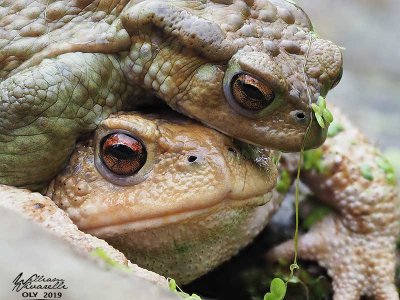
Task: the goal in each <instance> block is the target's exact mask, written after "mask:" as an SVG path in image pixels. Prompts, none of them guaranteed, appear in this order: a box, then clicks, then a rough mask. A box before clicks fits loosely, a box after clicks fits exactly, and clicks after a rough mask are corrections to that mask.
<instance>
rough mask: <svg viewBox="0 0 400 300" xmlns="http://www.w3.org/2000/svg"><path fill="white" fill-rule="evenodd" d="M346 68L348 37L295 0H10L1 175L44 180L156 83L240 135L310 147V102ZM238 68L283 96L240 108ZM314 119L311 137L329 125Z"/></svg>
mask: <svg viewBox="0 0 400 300" xmlns="http://www.w3.org/2000/svg"><path fill="white" fill-rule="evenodd" d="M341 68H342V55H341V52H340V50H339V48H338V47H337V46H336V45H334V44H333V43H331V42H329V41H325V40H322V39H319V38H317V37H316V36H314V35H313V32H312V26H311V23H310V21H309V19H308V17H307V16H306V14H305V13H304V12H303V11H302V10H301V9H300V8H298V7H297V6H295V5H294V4H292V3H289V2H287V1H284V0H270V1H266V0H257V1H221V0H219V1H217V0H215V1H178V0H173V1H160V0H147V1H128V0H124V1H116V0H114V1H112V0H109V1H99V0H97V1H96V0H73V1H61V0H60V1H48V0H40V1H34V2H32V1H28V0H18V1H14V0H13V1H11V0H5V1H2V3H1V4H0V183H2V184H7V185H14V186H24V187H28V188H30V189H34V190H38V189H40V188H42V187H43V186H44V185H45V184H46V183H48V182H49V180H51V178H53V177H54V176H55V175H56V174H57V173H58V172H59V171H60V170H61V169H62V167H63V166H64V165H65V163H66V161H67V159H68V157H69V155H70V153H71V151H72V150H73V148H74V145H75V142H76V140H77V139H78V138H79V137H81V136H82V135H85V134H87V133H90V132H92V131H93V130H94V129H95V128H96V127H97V125H98V124H99V123H100V122H101V121H102V120H103V119H105V118H107V117H108V116H109V115H110V114H111V113H113V112H116V111H120V110H130V109H132V108H134V107H137V106H139V105H143V104H146V103H149V102H151V100H149V99H150V98H151V96H152V95H157V97H158V98H159V99H161V100H162V101H164V102H165V103H166V104H168V105H169V106H170V107H172V108H173V109H175V110H177V111H179V112H181V113H183V114H185V115H187V116H190V117H192V118H194V119H197V120H199V121H201V122H202V123H204V124H206V125H208V126H210V127H213V128H215V129H217V130H219V131H221V132H223V133H226V134H227V135H229V136H232V137H234V138H236V139H239V140H242V141H245V142H249V143H252V144H257V145H261V146H264V147H269V148H273V149H278V150H282V151H298V150H300V149H301V147H302V144H303V140H304V136H305V132H306V131H307V126H308V124H309V123H310V118H314V117H313V114H312V111H311V108H310V103H311V102H315V101H316V99H317V98H318V96H323V97H325V96H326V94H327V92H328V91H329V89H331V88H332V87H333V85H334V84H335V82H337V81H338V79H339V77H340V73H341ZM238 72H242V73H247V74H250V75H252V76H254V77H255V78H258V79H259V80H260V81H262V82H263V83H264V84H266V85H267V86H268V87H270V88H271V89H272V90H273V91H274V93H275V99H274V101H273V102H272V103H271V104H270V105H268V106H267V107H266V108H265V109H263V110H261V111H258V112H256V113H251V114H249V113H248V112H243V111H240V110H238V109H237V107H236V108H235V106H234V105H232V103H231V102H232V101H230V102H229V101H228V100H229V98H230V97H229V85H230V80H231V78H232V76H234V75H235V74H237V73H238ZM231 100H232V99H231ZM298 112H302V113H303V115H304V118H301V119H299V118H297V117H296V116H297V113H298ZM312 123H313V125H312V126H311V128H310V130H309V135H308V138H307V140H306V141H305V147H306V148H312V147H317V146H318V145H320V144H322V143H323V141H324V140H325V137H326V129H322V128H320V127H319V126H318V124H317V122H312Z"/></svg>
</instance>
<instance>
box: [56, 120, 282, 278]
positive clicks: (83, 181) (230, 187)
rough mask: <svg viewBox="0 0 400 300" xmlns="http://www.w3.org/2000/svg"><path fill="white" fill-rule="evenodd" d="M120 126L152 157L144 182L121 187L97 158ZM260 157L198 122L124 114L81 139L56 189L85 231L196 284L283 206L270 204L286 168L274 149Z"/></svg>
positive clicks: (61, 202)
mask: <svg viewBox="0 0 400 300" xmlns="http://www.w3.org/2000/svg"><path fill="white" fill-rule="evenodd" d="M115 132H125V133H129V134H130V135H131V136H133V137H135V138H137V139H140V140H141V141H143V143H144V144H145V146H146V149H147V157H148V159H147V162H146V164H145V165H144V166H143V168H142V169H141V170H139V172H138V173H137V174H135V175H134V176H135V177H143V178H144V180H143V181H140V180H139V183H137V184H130V185H126V186H120V185H116V184H114V181H115V180H118V179H117V178H115V177H114V178H113V177H112V176H111V177H107V179H106V178H105V177H104V176H103V175H104V170H101V169H100V168H101V165H99V164H102V162H101V161H97V162H96V163H95V161H96V157H97V155H98V154H99V153H98V152H97V151H96V147H98V145H100V144H101V140H102V138H101V137H102V136H103V134H110V133H115ZM190 157H196V159H195V161H192V160H191V159H189V158H190ZM259 158H260V159H261V158H262V159H263V162H262V166H259V165H256V164H255V163H253V162H252V161H250V160H247V159H245V158H244V157H243V156H242V155H241V154H240V153H239V152H238V150H235V146H234V145H233V142H232V139H230V138H228V137H226V136H223V135H222V134H220V133H218V132H216V131H215V130H212V129H209V128H205V127H203V126H201V125H199V124H194V123H193V122H190V121H188V120H186V121H184V120H182V119H181V118H179V119H176V118H175V117H172V118H169V119H154V117H152V116H141V115H138V114H129V115H127V114H122V115H116V116H112V117H110V118H108V119H107V120H105V121H103V122H102V123H101V124H100V126H99V128H98V129H97V130H96V135H95V137H94V139H93V140H91V141H88V142H86V143H84V144H79V145H78V146H77V148H76V151H75V152H74V154H73V155H72V157H71V161H70V163H69V165H68V166H67V167H66V169H65V170H64V171H63V172H62V173H61V174H60V175H59V176H57V177H56V179H55V180H54V182H53V183H52V185H51V186H50V188H49V191H48V195H49V196H50V197H51V198H52V199H53V201H54V202H55V203H56V204H57V205H58V206H59V207H60V208H62V209H64V210H65V211H66V212H67V214H68V215H69V217H70V218H71V219H72V220H73V222H74V223H75V224H77V225H78V227H79V228H80V229H81V230H83V231H85V232H88V233H91V234H94V235H96V236H98V237H100V238H104V239H106V240H107V241H108V242H109V243H110V244H111V245H113V246H115V247H116V248H118V249H119V250H121V251H123V253H124V254H125V255H127V257H128V258H129V259H130V260H132V261H134V262H138V263H139V264H140V266H142V267H144V268H149V269H151V270H153V271H156V272H158V273H160V274H163V275H165V276H169V277H173V278H174V279H176V280H178V281H179V282H180V283H187V282H190V281H192V280H193V279H195V278H197V277H199V276H201V275H202V274H204V273H206V272H207V271H209V270H211V269H213V268H215V267H216V266H217V265H219V264H220V263H221V262H223V261H225V260H227V259H229V258H230V257H231V256H233V255H234V254H236V253H237V252H238V251H239V249H241V248H242V247H244V246H245V245H247V244H248V243H250V241H251V240H252V239H253V238H254V237H255V236H256V235H257V234H258V233H259V232H260V230H262V228H263V227H264V226H265V224H266V223H267V222H268V220H269V216H270V215H271V214H272V213H273V212H275V210H276V209H277V207H278V204H279V201H280V199H275V200H274V201H270V202H268V201H269V200H271V196H272V194H271V193H270V191H271V190H272V189H273V188H274V186H275V182H276V178H277V170H276V166H275V165H274V164H273V163H272V161H271V160H270V158H269V156H268V153H264V155H263V156H261V155H260V156H259ZM146 169H147V170H150V171H149V172H148V171H146V172H147V175H145V174H144V173H141V172H142V170H146ZM105 176H109V174H108V173H107V174H106V175H105ZM118 183H121V182H120V181H118ZM267 202H268V203H267ZM266 203H267V204H266ZM264 204H265V205H264Z"/></svg>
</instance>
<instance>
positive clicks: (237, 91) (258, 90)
mask: <svg viewBox="0 0 400 300" xmlns="http://www.w3.org/2000/svg"><path fill="white" fill-rule="evenodd" d="M231 93H232V96H233V98H234V99H235V101H236V103H237V104H238V105H239V106H240V107H242V108H244V109H246V110H250V111H254V112H256V111H260V110H262V109H264V108H266V107H267V106H268V105H270V104H271V103H272V101H273V100H274V98H275V94H274V92H273V91H272V90H271V89H270V88H269V87H268V86H266V85H265V84H264V83H263V82H261V81H260V80H258V79H256V78H254V77H252V76H250V75H248V74H243V73H241V74H237V75H235V76H234V77H233V78H232V81H231Z"/></svg>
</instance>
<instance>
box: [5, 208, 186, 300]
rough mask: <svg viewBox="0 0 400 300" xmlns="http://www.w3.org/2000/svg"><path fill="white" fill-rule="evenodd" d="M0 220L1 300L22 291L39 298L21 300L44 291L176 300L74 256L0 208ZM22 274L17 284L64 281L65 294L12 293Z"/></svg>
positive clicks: (17, 299)
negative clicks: (22, 281) (18, 281)
mask: <svg viewBox="0 0 400 300" xmlns="http://www.w3.org/2000/svg"><path fill="white" fill-rule="evenodd" d="M0 215H1V216H2V217H1V219H0V249H1V256H0V299H4V300H5V299H7V300H21V299H24V298H23V296H22V293H23V292H31V293H32V292H38V293H39V294H38V295H37V296H36V297H32V296H33V295H32V294H31V295H30V297H28V298H26V299H41V298H44V292H56V293H57V292H61V293H62V297H61V298H58V299H62V300H72V299H74V300H75V299H85V300H96V299H113V300H119V299H121V300H122V299H124V300H126V299H135V300H150V299H157V300H170V299H171V300H172V299H179V298H178V296H175V295H173V294H172V293H171V292H169V291H168V290H166V289H162V288H160V287H158V286H156V285H154V284H152V283H150V282H147V281H145V280H142V279H140V278H138V277H136V276H135V275H133V274H130V273H124V272H123V271H120V270H118V269H110V268H108V267H106V266H105V264H104V263H103V262H101V261H98V260H95V259H94V258H91V257H89V256H84V255H82V254H78V253H77V252H75V251H74V250H72V249H71V248H70V246H69V245H68V244H66V242H64V241H62V240H61V239H58V238H56V237H55V236H53V235H51V234H50V233H49V232H47V231H45V230H44V229H42V228H40V227H39V225H36V224H33V223H32V222H30V221H28V220H25V219H23V218H21V217H20V216H18V215H17V214H16V213H14V212H12V211H9V210H7V209H5V208H1V207H0ZM21 272H23V275H22V276H21V279H28V278H29V277H30V276H32V275H34V274H38V275H43V276H45V277H46V278H57V279H63V280H64V285H65V286H66V287H67V289H62V290H57V289H55V290H29V289H23V290H21V291H20V292H16V291H15V290H14V291H12V290H13V288H14V284H13V281H14V279H15V278H16V277H17V276H18V275H19V274H20V273H21ZM39 283H40V282H36V284H39Z"/></svg>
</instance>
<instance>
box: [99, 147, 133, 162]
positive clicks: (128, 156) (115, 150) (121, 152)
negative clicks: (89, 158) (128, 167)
mask: <svg viewBox="0 0 400 300" xmlns="http://www.w3.org/2000/svg"><path fill="white" fill-rule="evenodd" d="M105 152H106V153H105V154H106V155H111V156H113V157H115V158H116V159H120V160H132V159H135V158H136V157H137V156H138V153H137V152H135V151H133V150H132V149H131V148H129V147H128V146H126V145H124V144H116V145H112V146H111V147H109V148H107V149H106V151H105Z"/></svg>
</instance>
